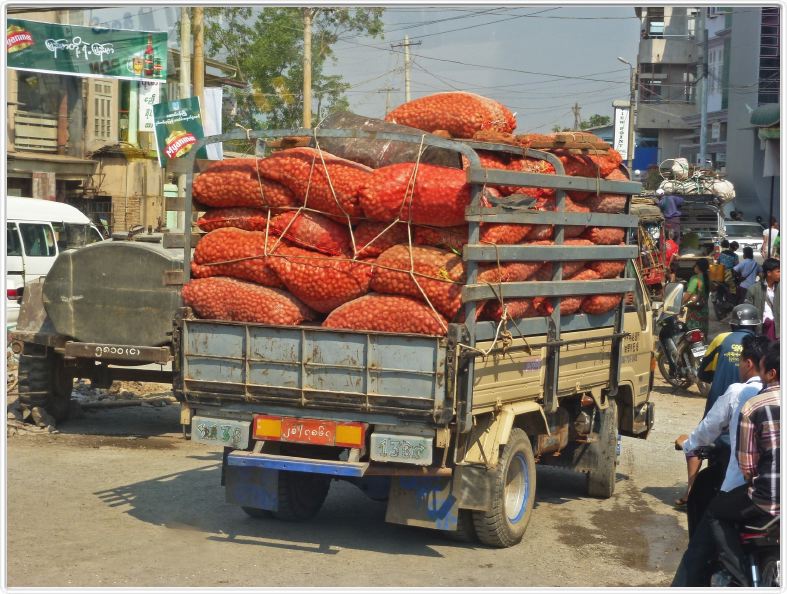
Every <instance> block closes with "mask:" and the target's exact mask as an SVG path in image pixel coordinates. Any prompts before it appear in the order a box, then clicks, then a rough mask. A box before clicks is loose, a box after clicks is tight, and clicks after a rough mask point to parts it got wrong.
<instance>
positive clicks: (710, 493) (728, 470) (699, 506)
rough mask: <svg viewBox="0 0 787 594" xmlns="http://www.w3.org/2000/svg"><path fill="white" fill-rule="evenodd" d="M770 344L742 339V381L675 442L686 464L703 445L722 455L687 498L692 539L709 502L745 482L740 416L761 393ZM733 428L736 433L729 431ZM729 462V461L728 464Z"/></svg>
mask: <svg viewBox="0 0 787 594" xmlns="http://www.w3.org/2000/svg"><path fill="white" fill-rule="evenodd" d="M768 345H769V341H768V339H767V338H765V337H764V336H745V337H744V338H743V344H742V346H743V351H742V352H741V356H740V362H739V364H738V372H739V382H738V383H734V384H732V385H730V387H729V388H727V390H726V391H725V392H724V394H722V395H721V396H719V398H718V400H716V404H714V405H713V407H712V408H711V409H710V410H709V411H708V414H707V415H705V418H703V419H702V421H700V424H699V425H697V428H696V429H694V431H692V432H691V435H681V436H680V437H678V438H677V439H676V440H675V447H676V448H679V449H682V450H683V451H684V453H685V454H686V458H687V460H686V464H687V465H689V464H690V462H689V460H688V459H689V458H691V457H695V458H696V454H694V451H695V450H696V449H697V448H698V447H700V446H710V445H713V444H714V443H715V444H716V447H717V448H719V451H718V454H720V455H721V458H720V459H719V462H718V463H715V464H709V466H708V468H706V469H704V470H703V471H702V472H700V473H699V474H698V475H697V476H696V478H695V480H694V483H693V485H692V487H691V492H690V495H689V498H688V509H687V511H688V516H689V518H688V519H689V536H691V535H692V534H693V533H694V529H695V527H696V525H697V523H698V522H699V520H700V518H701V517H702V514H703V513H704V511H705V508H706V507H707V505H708V503H709V502H710V500H711V499H712V498H713V497H714V496H715V495H716V493H717V492H718V491H719V490H721V491H731V490H732V489H734V488H735V487H737V486H739V485H742V484H743V483H744V482H745V481H744V479H743V475H742V474H741V471H740V469H739V468H738V462H737V458H736V457H735V453H734V452H735V444H736V435H735V431H734V429H735V427H737V422H738V415H739V413H740V409H741V407H742V406H743V404H744V403H745V402H746V401H747V400H748V399H749V398H751V397H753V396H755V395H757V394H758V393H759V392H760V390H762V381H761V380H760V375H759V374H760V359H762V357H763V355H765V353H766V352H767V349H768ZM730 428H732V429H733V430H732V431H730ZM728 460H729V462H728Z"/></svg>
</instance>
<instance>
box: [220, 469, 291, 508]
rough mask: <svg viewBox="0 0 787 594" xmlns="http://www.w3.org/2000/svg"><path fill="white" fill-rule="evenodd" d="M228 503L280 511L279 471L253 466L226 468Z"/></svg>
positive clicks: (225, 478)
mask: <svg viewBox="0 0 787 594" xmlns="http://www.w3.org/2000/svg"><path fill="white" fill-rule="evenodd" d="M224 471H225V474H224V480H225V482H226V489H225V496H226V501H227V503H232V504H235V505H240V506H241V507H253V508H257V509H265V510H268V511H279V471H278V470H271V469H269V468H257V467H253V466H228V465H225V467H224Z"/></svg>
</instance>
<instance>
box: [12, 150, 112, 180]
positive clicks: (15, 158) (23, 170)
mask: <svg viewBox="0 0 787 594" xmlns="http://www.w3.org/2000/svg"><path fill="white" fill-rule="evenodd" d="M6 156H7V159H6V165H7V167H8V176H9V177H29V176H30V175H32V174H33V173H34V172H44V173H54V174H55V175H56V176H57V179H62V180H71V181H82V180H84V179H85V177H87V176H90V175H93V173H95V171H96V165H97V164H98V163H97V162H96V161H93V160H91V159H80V158H79V157H71V156H68V155H53V154H49V153H30V152H22V151H18V152H13V153H7V155H6Z"/></svg>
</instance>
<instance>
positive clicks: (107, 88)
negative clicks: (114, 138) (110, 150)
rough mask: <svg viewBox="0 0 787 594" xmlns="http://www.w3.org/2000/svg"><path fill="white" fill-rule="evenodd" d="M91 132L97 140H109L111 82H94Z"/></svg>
mask: <svg viewBox="0 0 787 594" xmlns="http://www.w3.org/2000/svg"><path fill="white" fill-rule="evenodd" d="M94 85H95V86H94V87H93V91H94V97H93V108H94V110H95V111H94V113H93V133H94V134H95V136H96V138H97V139H99V140H109V139H110V137H111V134H112V115H111V114H112V110H111V107H112V84H111V83H106V82H97V83H94Z"/></svg>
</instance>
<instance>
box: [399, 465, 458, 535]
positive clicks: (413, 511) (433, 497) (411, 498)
mask: <svg viewBox="0 0 787 594" xmlns="http://www.w3.org/2000/svg"><path fill="white" fill-rule="evenodd" d="M458 518H459V500H458V499H456V497H454V495H453V494H452V493H451V478H450V477H421V476H419V477H410V476H400V477H394V478H393V479H392V481H391V491H390V493H389V497H388V508H387V510H386V512H385V521H386V522H389V523H391V524H404V525H406V526H420V527H422V528H434V529H437V530H456V527H457V520H458Z"/></svg>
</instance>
